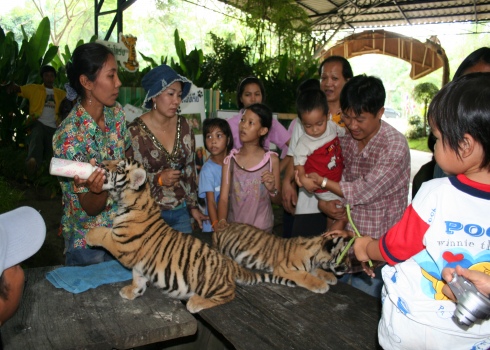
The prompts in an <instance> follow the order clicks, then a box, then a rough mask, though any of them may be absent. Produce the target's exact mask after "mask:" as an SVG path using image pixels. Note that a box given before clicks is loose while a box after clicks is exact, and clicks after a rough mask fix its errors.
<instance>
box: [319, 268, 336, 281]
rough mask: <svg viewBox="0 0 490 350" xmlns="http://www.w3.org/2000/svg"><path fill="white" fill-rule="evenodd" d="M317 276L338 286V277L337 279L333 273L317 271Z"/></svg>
mask: <svg viewBox="0 0 490 350" xmlns="http://www.w3.org/2000/svg"><path fill="white" fill-rule="evenodd" d="M315 275H316V276H318V278H320V279H322V280H324V281H325V282H327V283H328V284H330V285H335V284H337V277H335V275H334V274H333V273H331V272H328V271H324V270H322V269H317V271H315Z"/></svg>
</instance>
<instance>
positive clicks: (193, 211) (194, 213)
mask: <svg viewBox="0 0 490 350" xmlns="http://www.w3.org/2000/svg"><path fill="white" fill-rule="evenodd" d="M191 215H192V217H193V218H194V220H196V222H197V224H198V225H199V228H200V229H202V222H203V221H204V220H209V216H207V215H204V214H203V213H201V211H200V210H199V209H195V208H194V209H191Z"/></svg>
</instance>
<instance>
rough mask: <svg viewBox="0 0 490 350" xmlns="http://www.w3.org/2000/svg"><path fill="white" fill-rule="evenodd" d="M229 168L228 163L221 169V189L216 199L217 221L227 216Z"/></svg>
mask: <svg viewBox="0 0 490 350" xmlns="http://www.w3.org/2000/svg"><path fill="white" fill-rule="evenodd" d="M229 168H230V164H225V165H223V170H222V172H221V189H220V195H219V201H218V221H222V220H224V221H225V222H226V219H227V217H228V195H229V193H230V182H229V177H230V174H229ZM218 226H219V224H218ZM215 227H216V226H215Z"/></svg>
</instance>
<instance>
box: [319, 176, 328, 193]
mask: <svg viewBox="0 0 490 350" xmlns="http://www.w3.org/2000/svg"><path fill="white" fill-rule="evenodd" d="M327 181H328V179H327V178H326V177H324V178H323V181H322V184H321V185H320V188H321V189H322V190H324V189H325V187H327Z"/></svg>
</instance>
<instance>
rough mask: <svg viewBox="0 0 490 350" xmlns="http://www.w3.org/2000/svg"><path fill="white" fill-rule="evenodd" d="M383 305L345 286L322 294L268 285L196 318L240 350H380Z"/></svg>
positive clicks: (244, 292)
mask: <svg viewBox="0 0 490 350" xmlns="http://www.w3.org/2000/svg"><path fill="white" fill-rule="evenodd" d="M380 310H381V302H380V301H379V300H378V299H376V298H373V297H371V296H369V295H367V294H364V293H363V292H361V291H359V290H357V289H355V288H353V287H351V286H349V285H346V284H342V283H339V284H338V285H335V286H332V287H331V289H330V290H329V291H328V292H327V293H325V294H315V293H312V292H310V291H309V290H306V289H303V288H300V287H296V288H288V287H285V286H277V285H271V284H262V285H258V286H245V287H241V286H239V287H238V288H237V295H236V298H235V299H234V300H233V301H231V302H230V303H227V304H225V305H221V306H218V307H215V308H211V309H207V310H203V311H201V312H200V313H199V316H200V317H202V318H203V319H204V321H205V322H207V324H208V325H209V327H210V328H212V329H214V330H215V331H217V332H219V333H220V334H221V335H223V337H224V338H226V340H227V341H229V343H231V344H232V346H233V347H234V348H236V349H239V350H264V349H301V350H303V349H322V350H326V349H332V350H339V349H379V348H380V347H379V345H378V341H377V327H378V321H379V318H380V315H381V313H380V312H381V311H380Z"/></svg>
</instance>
